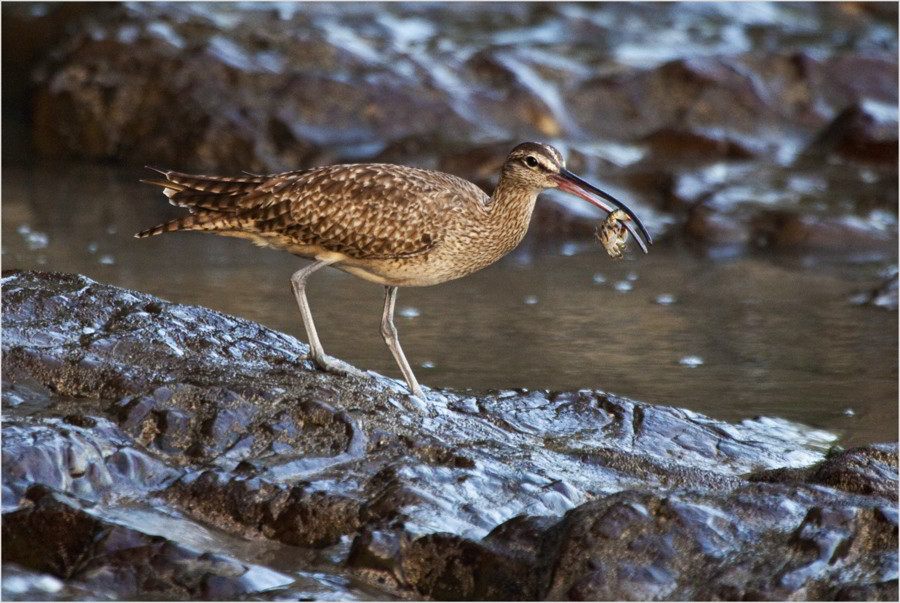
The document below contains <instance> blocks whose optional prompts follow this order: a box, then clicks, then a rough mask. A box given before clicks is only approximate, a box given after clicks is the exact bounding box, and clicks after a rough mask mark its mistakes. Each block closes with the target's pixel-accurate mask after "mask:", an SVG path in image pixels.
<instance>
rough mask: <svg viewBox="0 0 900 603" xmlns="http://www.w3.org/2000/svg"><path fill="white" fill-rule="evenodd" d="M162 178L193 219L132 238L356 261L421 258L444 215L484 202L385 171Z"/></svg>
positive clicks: (429, 180)
mask: <svg viewBox="0 0 900 603" xmlns="http://www.w3.org/2000/svg"><path fill="white" fill-rule="evenodd" d="M161 173H163V174H164V175H165V176H166V177H167V179H168V182H170V183H171V184H165V183H158V182H154V183H155V184H162V185H167V186H169V187H170V188H171V189H173V190H172V191H171V192H170V193H169V200H170V202H171V203H172V204H174V205H178V206H180V207H188V208H191V209H193V210H195V211H196V213H194V214H193V215H191V216H185V217H184V218H181V219H178V220H172V221H170V222H168V223H166V224H165V225H160V226H157V227H154V228H151V229H148V230H145V231H143V232H141V233H139V234H138V236H142V237H143V236H152V235H154V234H159V233H161V232H170V231H173V230H211V231H231V230H235V229H241V230H242V231H245V232H246V233H247V234H259V235H262V236H263V237H265V239H266V241H267V242H268V244H270V245H271V246H273V247H282V248H290V247H292V246H296V245H306V246H316V247H320V248H322V249H325V250H327V251H333V252H337V253H341V254H344V255H347V256H349V257H352V258H359V259H384V258H395V257H404V256H409V255H415V254H419V253H423V252H425V251H427V250H429V249H431V248H433V247H435V246H437V245H439V244H440V242H441V238H442V234H443V232H444V231H445V229H446V227H447V223H446V220H445V219H444V216H446V212H448V211H451V210H452V209H453V208H455V207H458V206H459V205H461V204H463V203H466V202H471V200H472V199H475V200H477V201H480V202H481V203H484V202H486V201H487V199H488V198H487V195H485V194H484V192H482V191H481V189H479V188H478V187H476V186H475V185H474V184H472V183H470V182H467V181H465V180H462V179H460V178H456V177H455V176H451V175H449V174H442V173H440V172H433V171H429V170H422V169H417V168H411V167H407V166H399V165H390V164H351V165H333V166H324V167H319V168H313V169H310V170H305V171H300V172H286V173H283V174H274V175H271V176H260V177H252V176H246V177H233V178H217V177H214V176H198V175H190V174H183V173H180V172H173V171H165V172H161ZM172 185H174V187H173V186H172ZM198 210H200V211H198ZM222 234H228V233H226V232H223V233H222Z"/></svg>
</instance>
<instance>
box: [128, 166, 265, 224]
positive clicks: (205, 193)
mask: <svg viewBox="0 0 900 603" xmlns="http://www.w3.org/2000/svg"><path fill="white" fill-rule="evenodd" d="M147 167H148V168H149V169H151V170H154V171H156V172H159V173H160V174H161V175H163V176H165V180H162V179H159V180H149V179H148V180H141V182H145V183H147V184H154V185H156V186H161V187H163V194H164V195H165V196H166V197H167V198H168V199H169V203H171V204H172V205H175V206H177V207H186V208H188V209H189V210H190V211H191V213H190V215H187V216H182V217H180V218H176V219H174V220H169V221H168V222H164V223H163V224H158V225H156V226H153V227H152V228H148V229H146V230H142V231H141V232H139V233H137V234H136V235H134V236H135V237H137V238H139V239H143V238H146V237H152V236H154V235H158V234H162V233H164V232H173V231H176V230H230V229H233V228H235V227H237V226H239V225H240V223H241V222H242V221H243V220H242V219H241V218H240V217H239V216H238V213H239V212H241V211H242V210H244V209H245V208H244V207H242V206H241V205H239V202H240V201H241V200H242V199H243V198H244V197H245V196H246V195H247V194H248V193H251V192H252V191H253V190H254V189H255V188H257V187H258V186H259V185H260V184H261V183H263V182H265V181H266V177H265V176H257V175H255V174H246V175H244V176H237V177H226V176H204V175H196V174H183V173H181V172H174V171H172V170H160V169H157V168H154V167H150V166H147Z"/></svg>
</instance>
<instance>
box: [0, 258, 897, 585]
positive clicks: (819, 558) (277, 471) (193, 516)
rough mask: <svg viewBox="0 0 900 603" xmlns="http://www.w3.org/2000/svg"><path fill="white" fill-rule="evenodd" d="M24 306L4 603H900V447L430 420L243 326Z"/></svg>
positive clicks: (511, 406) (108, 289)
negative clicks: (750, 602)
mask: <svg viewBox="0 0 900 603" xmlns="http://www.w3.org/2000/svg"><path fill="white" fill-rule="evenodd" d="M2 287H3V367H2V368H3V521H2V529H3V534H2V536H3V573H4V578H3V598H4V599H5V600H33V599H69V600H71V599H81V600H85V599H95V598H112V599H146V598H163V599H175V600H187V599H247V598H250V599H263V600H268V599H285V598H294V599H298V598H307V599H316V600H333V599H409V598H413V599H421V598H426V599H436V600H445V599H472V600H481V599H512V600H521V599H573V600H585V599H587V600H591V599H624V600H634V599H645V600H646V599H701V600H703V599H762V600H771V599H777V600H784V599H830V600H833V599H853V600H894V599H896V597H897V567H898V564H897V545H898V539H897V524H898V513H897V445H896V443H892V444H876V445H870V446H864V447H860V448H854V449H851V450H846V451H832V452H831V453H827V452H826V449H827V442H828V438H827V437H826V436H827V435H828V434H823V433H822V432H817V431H816V430H812V429H809V428H805V427H804V426H801V425H797V424H792V423H788V422H786V421H782V420H779V419H775V418H758V419H755V420H747V421H743V422H741V423H739V424H728V423H724V422H721V421H716V420H713V419H710V418H707V417H704V416H702V415H699V414H697V413H693V412H690V411H687V410H683V409H676V408H667V407H661V406H653V405H650V404H646V403H642V402H636V401H632V400H627V399H623V398H619V397H616V396H613V395H611V394H607V393H604V392H603V391H599V390H582V391H574V392H543V391H531V392H527V391H494V392H483V393H478V394H477V395H469V394H463V393H460V392H454V391H434V390H426V391H428V393H429V398H430V399H429V401H428V405H427V408H426V409H424V411H417V410H416V409H415V408H412V407H410V404H409V402H408V400H407V397H406V395H405V392H404V389H403V387H402V386H401V385H400V384H399V383H397V382H395V381H393V380H390V379H387V378H384V377H381V376H378V375H375V374H372V380H371V381H364V380H358V379H354V378H349V377H338V376H334V375H330V374H325V373H322V372H319V371H315V370H312V368H311V366H309V365H308V363H306V362H305V361H304V360H303V359H302V358H301V354H302V353H303V352H304V351H305V348H306V346H305V345H304V344H302V343H299V342H298V341H296V340H294V339H293V338H291V337H288V336H286V335H283V334H280V333H277V332H275V331H272V330H269V329H267V328H265V327H262V326H260V325H258V324H255V323H252V322H249V321H246V320H243V319H239V318H235V317H230V316H226V315H223V314H221V313H217V312H213V311H211V310H206V309H203V308H199V307H191V306H184V305H178V304H173V303H170V302H167V301H165V300H162V299H159V298H155V297H152V296H149V295H146V294H142V293H138V292H134V291H128V290H125V289H120V288H116V287H112V286H109V285H105V284H101V283H98V282H95V281H92V280H90V279H88V278H86V277H83V276H79V275H72V274H62V273H43V272H25V271H16V272H9V273H5V274H4V278H3V281H2ZM605 385H607V386H612V385H613V384H605Z"/></svg>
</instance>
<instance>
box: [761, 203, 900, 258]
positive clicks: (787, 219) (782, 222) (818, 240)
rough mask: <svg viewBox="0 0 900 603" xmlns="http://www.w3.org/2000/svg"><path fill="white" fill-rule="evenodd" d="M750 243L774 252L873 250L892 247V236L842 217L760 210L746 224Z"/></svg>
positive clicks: (893, 236) (893, 237)
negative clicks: (773, 249) (791, 250)
mask: <svg viewBox="0 0 900 603" xmlns="http://www.w3.org/2000/svg"><path fill="white" fill-rule="evenodd" d="M750 228H751V231H752V235H751V237H752V241H753V243H754V244H755V245H757V246H760V247H771V248H776V249H798V248H799V249H810V250H812V249H815V250H819V251H826V250H841V251H843V252H847V251H848V250H865V249H870V250H875V249H884V248H887V247H890V246H892V239H894V240H895V235H894V234H893V233H889V232H882V231H878V230H876V229H874V228H870V227H866V225H865V224H859V223H858V222H856V221H851V220H847V219H844V218H832V217H816V216H810V215H803V214H801V213H799V212H794V211H783V210H763V211H759V212H758V213H756V215H755V216H754V217H753V219H752V220H751V223H750Z"/></svg>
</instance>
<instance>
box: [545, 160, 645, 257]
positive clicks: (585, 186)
mask: <svg viewBox="0 0 900 603" xmlns="http://www.w3.org/2000/svg"><path fill="white" fill-rule="evenodd" d="M551 178H553V180H554V181H556V185H557V187H558V188H559V190H561V191H565V192H567V193H572V194H573V195H577V196H579V197H581V198H582V199H584V200H585V201H588V202H590V203H593V204H594V205H596V206H597V207H599V208H600V209H602V210H604V211H606V212H609V213H612V212H613V211H615V210H616V209H621V210H622V211H623V212H625V215H627V216H628V220H627V221H625V222H624V225H625V228H627V229H628V232H630V233H631V236H633V237H634V238H635V240H636V241H637V242H638V244H639V245H640V246H641V249H642V250H643V251H644V253H647V246H648V245H652V244H653V239H651V238H650V233H649V232H647V229H646V228H644V225H643V224H642V223H641V221H640V220H639V219H638V217H637V216H636V215H635V214H634V212H633V211H631V209H630V208H629V207H628V206H627V205H625V204H624V203H622V202H621V201H619V200H618V199H616V198H615V197H613V196H612V195H609V194H607V193H604V192H603V191H601V190H600V189H599V188H597V187H596V186H594V185H592V184H590V183H589V182H585V181H584V180H582V179H581V178H579V177H578V176H576V175H575V174H573V173H572V172H570V171H569V170H566V169H563V170H560V172H559V174H554V175H553V176H551ZM598 197H599V199H598ZM601 199H603V200H605V201H608V202H609V203H604V201H601ZM610 204H611V205H610Z"/></svg>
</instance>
